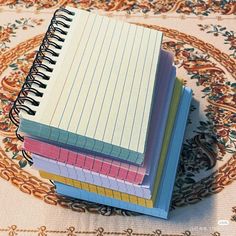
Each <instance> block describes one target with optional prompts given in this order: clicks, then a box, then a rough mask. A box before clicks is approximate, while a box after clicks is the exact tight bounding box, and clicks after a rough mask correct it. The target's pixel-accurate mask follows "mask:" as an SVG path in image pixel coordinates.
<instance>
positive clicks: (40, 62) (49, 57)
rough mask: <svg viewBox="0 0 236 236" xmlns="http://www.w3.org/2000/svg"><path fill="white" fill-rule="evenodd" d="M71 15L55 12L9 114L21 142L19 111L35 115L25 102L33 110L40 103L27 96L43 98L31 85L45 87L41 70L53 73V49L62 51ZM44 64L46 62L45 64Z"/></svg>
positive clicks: (54, 53)
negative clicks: (30, 94) (28, 104)
mask: <svg viewBox="0 0 236 236" xmlns="http://www.w3.org/2000/svg"><path fill="white" fill-rule="evenodd" d="M73 15H75V13H74V12H72V11H69V10H68V9H65V8H59V9H58V10H56V11H55V13H54V15H53V17H52V19H51V22H50V24H49V27H48V29H47V32H46V34H45V36H44V38H43V40H42V43H41V45H40V47H39V50H38V52H37V54H36V56H35V59H34V61H33V64H32V67H31V69H30V71H29V73H28V75H27V77H26V79H25V82H24V83H23V85H22V88H21V90H20V92H19V94H18V96H17V98H16V100H15V101H14V103H13V105H12V108H11V110H10V112H9V118H10V120H11V121H12V123H13V124H14V125H15V126H16V131H15V132H16V137H17V138H18V139H19V140H21V141H22V142H23V141H24V137H22V136H21V135H20V134H19V133H18V129H19V125H20V118H19V113H20V111H24V112H26V113H27V114H29V115H32V116H34V115H35V114H36V112H37V111H36V109H32V108H30V107H29V106H27V104H25V102H28V103H30V105H32V106H35V108H36V107H37V106H39V104H40V102H39V101H37V100H36V99H35V98H32V97H30V96H28V94H29V93H32V94H33V95H34V97H42V96H43V93H42V92H40V91H38V90H37V89H36V88H34V87H32V85H36V86H37V87H39V88H42V89H45V88H46V87H47V84H46V81H48V80H49V79H50V76H49V75H47V74H45V73H44V72H42V71H41V70H43V71H46V72H49V73H51V72H52V71H53V67H51V66H50V65H55V64H56V62H57V61H56V58H57V57H58V56H59V53H58V52H56V51H55V49H57V50H58V49H59V50H60V49H62V44H63V42H64V41H65V39H64V36H65V35H67V33H68V31H67V30H68V29H69V28H70V22H72V18H71V16H73ZM65 22H67V23H65ZM45 62H47V64H46V63H45ZM44 81H45V82H44ZM22 155H23V157H24V158H25V159H26V160H27V161H28V162H29V163H30V164H33V162H32V158H31V157H30V155H29V154H28V153H27V152H26V151H25V150H22Z"/></svg>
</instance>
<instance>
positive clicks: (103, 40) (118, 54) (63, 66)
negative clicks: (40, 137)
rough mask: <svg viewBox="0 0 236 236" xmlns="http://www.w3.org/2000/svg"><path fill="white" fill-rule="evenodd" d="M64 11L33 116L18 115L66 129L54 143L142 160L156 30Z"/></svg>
mask: <svg viewBox="0 0 236 236" xmlns="http://www.w3.org/2000/svg"><path fill="white" fill-rule="evenodd" d="M66 9H68V10H70V11H72V12H74V13H75V15H74V16H70V17H71V18H72V22H70V29H68V34H67V36H64V37H65V42H64V43H61V44H62V49H61V50H59V51H60V55H59V58H58V61H57V63H56V65H55V66H54V70H53V72H52V74H51V75H50V80H49V82H48V85H47V88H46V90H45V91H43V93H44V95H43V98H42V100H41V102H40V106H39V108H38V110H37V112H36V115H35V116H33V117H32V116H28V115H26V114H24V116H23V118H24V119H28V120H32V121H34V122H37V123H40V124H43V125H45V126H49V127H54V128H56V129H59V130H62V131H66V132H67V135H65V133H63V132H58V137H57V141H62V142H63V143H67V144H71V143H69V140H73V142H74V143H76V144H78V145H77V146H79V147H80V148H84V149H85V150H90V151H94V152H98V153H104V154H107V155H110V156H113V157H117V158H121V159H124V160H129V158H130V157H132V156H133V157H135V158H137V159H138V158H140V157H141V159H143V157H144V153H145V145H146V139H147V132H148V126H149V125H148V124H149V121H150V113H151V107H152V97H153V92H154V86H155V80H156V71H157V66H158V59H159V53H160V47H161V42H162V33H161V32H158V31H156V30H152V29H148V28H144V27H141V26H137V25H134V24H129V23H125V22H123V21H118V20H114V19H111V18H109V17H106V16H99V15H97V14H95V13H90V12H87V11H83V10H78V9H74V8H69V7H67V8H66ZM62 21H63V20H62ZM67 23H68V22H67ZM71 135H72V136H71ZM49 139H50V137H49ZM53 139H54V140H55V137H54V138H53ZM141 159H140V160H141ZM138 162H139V161H137V163H138ZM140 163H141V162H140Z"/></svg>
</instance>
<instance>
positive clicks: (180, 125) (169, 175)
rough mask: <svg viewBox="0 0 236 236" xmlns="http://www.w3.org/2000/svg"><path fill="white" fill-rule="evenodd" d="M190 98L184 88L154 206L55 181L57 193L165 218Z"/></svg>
mask: <svg viewBox="0 0 236 236" xmlns="http://www.w3.org/2000/svg"><path fill="white" fill-rule="evenodd" d="M191 98H192V91H191V89H189V88H184V89H183V93H182V96H181V100H180V105H179V111H178V114H177V117H176V121H175V127H174V129H173V133H172V137H171V145H170V149H169V150H168V155H167V159H166V162H165V167H164V171H163V175H162V178H161V183H160V187H159V191H158V195H157V199H156V204H155V207H154V208H146V207H142V206H139V205H136V204H132V203H127V202H123V201H120V200H116V199H113V198H109V197H104V196H101V195H98V194H96V193H90V192H87V191H85V190H81V189H78V188H75V187H71V186H69V185H65V184H62V183H59V182H55V184H56V191H57V193H58V194H61V195H65V196H70V197H73V198H78V199H82V200H87V201H91V202H96V203H100V204H103V205H108V206H112V207H117V208H122V209H125V210H130V211H135V212H139V213H143V214H147V215H151V216H156V217H161V218H164V219H166V218H167V217H168V212H169V207H170V202H171V196H172V192H173V187H174V182H175V177H176V172H177V168H178V162H179V156H180V151H181V147H182V142H183V137H184V131H185V126H186V123H187V118H188V113H189V107H190V103H191Z"/></svg>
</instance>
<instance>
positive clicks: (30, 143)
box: [24, 137, 146, 184]
mask: <svg viewBox="0 0 236 236" xmlns="http://www.w3.org/2000/svg"><path fill="white" fill-rule="evenodd" d="M24 148H25V150H27V151H29V152H32V153H35V154H38V155H41V156H45V157H47V158H50V159H53V160H56V161H59V162H63V163H66V164H70V165H74V166H77V167H80V168H84V169H87V170H91V171H94V172H98V173H100V174H103V175H107V176H110V177H114V178H117V179H120V180H125V181H128V182H130V183H134V184H141V183H142V182H143V178H144V176H145V174H146V168H145V167H139V166H135V165H131V164H127V163H124V162H119V161H115V160H112V159H108V158H103V157H98V156H93V155H86V154H83V153H79V152H74V151H70V150H68V149H65V148H62V147H58V146H55V145H52V144H49V143H45V142H42V141H39V140H35V139H32V138H29V137H25V140H24Z"/></svg>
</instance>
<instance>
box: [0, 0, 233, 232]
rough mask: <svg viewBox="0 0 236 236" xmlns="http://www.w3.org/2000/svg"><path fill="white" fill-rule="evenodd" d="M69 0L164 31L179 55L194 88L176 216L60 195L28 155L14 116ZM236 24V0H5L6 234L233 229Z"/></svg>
mask: <svg viewBox="0 0 236 236" xmlns="http://www.w3.org/2000/svg"><path fill="white" fill-rule="evenodd" d="M62 5H70V6H73V7H78V8H82V9H86V10H90V11H95V12H98V13H99V14H102V15H108V16H109V17H114V18H119V19H121V20H125V21H128V22H133V23H136V24H141V25H144V26H146V27H150V28H153V29H157V30H160V31H162V32H163V33H164V41H163V48H165V49H167V50H170V51H172V52H173V53H174V54H175V65H176V67H177V74H178V76H179V77H181V78H183V79H184V81H185V83H186V84H187V85H188V86H190V87H191V88H192V89H193V92H194V96H193V101H192V106H191V111H190V116H189V121H188V125H187V131H186V136H185V142H184V145H183V150H182V154H181V162H180V166H179V170H178V175H177V179H176V183H175V189H174V194H173V199H172V205H171V213H170V219H169V220H168V221H164V220H160V219H155V218H152V217H147V216H141V215H137V214H134V213H132V212H128V211H124V210H120V209H115V208H110V207H105V206H101V205H97V204H93V203H88V202H85V201H79V200H74V199H69V198H64V197H59V196H57V195H56V193H55V189H54V187H53V185H52V184H51V183H50V182H47V181H45V180H43V179H41V178H40V177H39V175H38V173H37V171H36V170H35V169H34V168H33V166H31V165H29V163H27V161H26V160H25V159H24V158H23V156H22V155H21V151H20V150H21V145H22V143H21V142H20V141H19V140H18V139H17V138H16V136H15V126H14V125H13V124H12V123H11V122H10V119H9V116H8V113H9V110H10V108H11V106H12V103H13V101H14V99H15V98H16V96H17V94H18V92H19V90H20V88H21V85H22V83H23V82H24V80H25V77H26V75H27V73H28V71H29V69H30V66H31V64H32V62H33V59H34V56H35V53H36V50H37V49H38V47H39V45H40V43H41V40H42V38H43V36H44V33H45V32H46V29H47V26H48V24H49V21H50V18H51V16H52V14H53V12H54V10H55V9H56V8H58V7H59V6H62ZM235 23H236V2H235V1H234V0H231V1H230V0H218V1H216V0H210V1H209V0H208V1H203V0H195V1H182V0H178V1H172V0H162V1H156V0H138V1H135V0H107V1H104V0H99V1H97V0H79V1H76V0H61V1H60V0H53V1H49V0H42V1H38V0H19V1H16V0H6V1H1V0H0V81H1V84H0V97H1V102H0V127H1V129H0V140H1V147H0V209H1V210H0V235H12V236H14V235H40V236H46V235H70V236H74V235H82V234H91V235H106V234H111V235H113V234H116V235H156V236H164V235H166V236H171V235H185V236H191V235H197V236H198V235H199V236H205V235H206V236H207V235H214V236H221V235H225V236H233V235H234V234H235V231H233V229H235V228H236V198H235V194H236V183H235V182H236V181H235V180H236V153H235V151H236V24H235ZM75 40H76V39H75ZM108 222H109V223H108Z"/></svg>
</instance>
